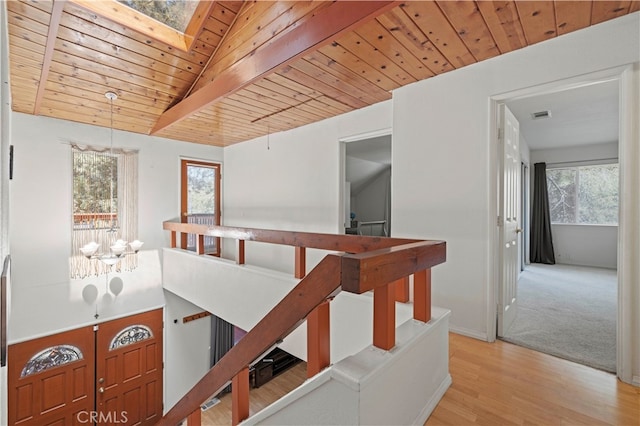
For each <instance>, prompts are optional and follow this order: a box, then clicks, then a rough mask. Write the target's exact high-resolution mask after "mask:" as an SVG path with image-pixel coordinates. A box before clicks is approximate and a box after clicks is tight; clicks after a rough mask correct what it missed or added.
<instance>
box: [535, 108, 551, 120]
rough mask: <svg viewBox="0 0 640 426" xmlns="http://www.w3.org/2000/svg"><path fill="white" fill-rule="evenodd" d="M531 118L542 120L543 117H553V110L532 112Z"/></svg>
mask: <svg viewBox="0 0 640 426" xmlns="http://www.w3.org/2000/svg"><path fill="white" fill-rule="evenodd" d="M531 118H533V119H534V120H541V119H543V118H551V111H549V110H546V111H538V112H534V113H532V114H531Z"/></svg>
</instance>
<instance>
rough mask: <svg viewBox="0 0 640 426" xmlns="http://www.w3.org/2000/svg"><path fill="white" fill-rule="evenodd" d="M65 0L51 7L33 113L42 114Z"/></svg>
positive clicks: (57, 0)
mask: <svg viewBox="0 0 640 426" xmlns="http://www.w3.org/2000/svg"><path fill="white" fill-rule="evenodd" d="M64 4H65V0H55V1H54V2H53V8H52V9H51V17H50V18H49V30H48V32H47V45H46V46H45V48H44V56H43V58H42V69H41V70H40V79H39V80H38V91H37V92H36V100H35V102H34V105H33V115H40V107H41V106H42V99H43V98H44V90H45V86H46V85H47V80H48V79H49V70H50V69H51V60H52V59H53V53H54V50H55V46H56V39H57V38H58V28H59V26H60V19H61V18H62V9H64Z"/></svg>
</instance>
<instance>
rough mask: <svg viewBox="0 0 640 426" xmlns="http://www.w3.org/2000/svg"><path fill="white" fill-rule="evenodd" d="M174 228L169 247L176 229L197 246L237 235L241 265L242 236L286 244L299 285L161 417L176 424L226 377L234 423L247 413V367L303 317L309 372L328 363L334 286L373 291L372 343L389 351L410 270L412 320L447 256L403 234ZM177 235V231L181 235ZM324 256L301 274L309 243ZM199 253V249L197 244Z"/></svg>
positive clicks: (424, 315) (422, 309)
mask: <svg viewBox="0 0 640 426" xmlns="http://www.w3.org/2000/svg"><path fill="white" fill-rule="evenodd" d="M163 228H164V229H165V230H168V231H170V232H171V247H172V248H176V242H177V241H180V240H182V238H180V239H179V238H178V237H179V234H193V235H195V239H196V243H197V245H198V246H200V245H203V243H204V237H205V236H211V237H217V238H228V239H234V240H236V242H237V243H236V248H237V253H236V262H237V263H239V264H244V263H245V242H246V241H256V242H262V243H270V244H278V245H288V246H293V247H294V248H295V257H294V262H295V264H294V271H295V272H294V275H295V277H296V278H299V279H300V281H299V283H298V284H297V285H296V286H295V287H294V288H293V289H292V290H291V291H290V292H289V293H288V294H287V295H286V296H285V297H284V298H283V299H282V300H281V301H280V302H279V303H278V304H277V305H276V306H275V307H274V308H273V309H272V310H271V311H270V312H268V313H267V314H266V315H265V317H264V318H262V320H260V321H259V322H258V323H257V324H256V325H255V327H253V328H252V329H251V330H250V331H249V332H248V333H247V335H246V336H244V337H243V338H242V339H241V340H240V341H239V342H238V343H237V344H236V345H235V346H234V347H232V348H231V350H229V352H227V354H226V355H225V356H224V357H223V358H222V359H221V360H220V361H219V362H218V363H216V364H215V365H214V366H213V367H212V368H211V369H210V370H209V371H208V372H207V373H206V374H205V376H204V377H203V378H202V379H201V380H200V381H199V382H198V383H197V384H196V385H195V386H194V387H193V388H192V389H191V390H190V391H189V392H187V394H186V395H185V396H184V397H182V399H180V401H178V403H176V405H175V406H174V407H173V408H171V409H170V410H169V411H168V412H167V414H166V415H165V416H164V417H163V418H162V420H161V421H160V422H159V424H160V425H171V426H175V425H177V424H179V423H180V422H181V421H182V420H184V419H185V418H188V419H189V424H190V425H191V424H194V423H195V424H198V423H199V421H200V420H199V419H200V415H199V411H200V405H201V404H202V403H203V402H204V401H205V400H207V399H208V398H209V397H210V396H211V395H214V394H217V393H218V392H219V391H221V390H222V389H223V388H224V387H226V386H227V385H228V384H229V383H230V382H232V383H233V385H232V393H233V395H232V400H233V405H232V407H233V408H232V421H233V424H234V425H235V424H238V423H240V422H241V421H243V420H244V419H246V418H248V417H249V374H248V371H249V370H248V368H249V366H250V365H252V364H253V363H254V362H256V361H257V360H259V359H260V358H261V357H262V356H263V355H264V354H266V353H268V352H269V351H270V350H271V349H273V348H274V347H275V346H276V345H277V344H278V342H280V341H282V339H284V338H285V337H286V336H287V335H288V334H289V333H290V332H292V331H293V330H294V329H295V328H296V327H298V325H300V324H301V323H302V322H303V321H304V320H305V319H306V320H307V376H308V377H312V376H314V375H315V374H317V373H319V372H320V371H322V370H323V369H325V368H327V367H328V366H329V365H330V357H329V354H330V336H329V309H330V308H329V306H330V300H331V299H332V298H333V297H334V296H335V295H336V294H337V293H338V292H339V291H348V292H351V293H356V294H362V293H365V292H368V291H373V316H374V318H373V345H374V346H376V347H378V348H380V349H383V350H390V349H392V348H393V347H394V345H395V328H396V323H395V318H396V315H395V303H396V301H400V302H407V301H408V300H409V276H411V275H413V286H414V288H413V318H414V319H415V320H418V321H422V322H428V321H429V320H430V318H431V268H432V267H433V266H436V265H438V264H440V263H443V262H445V261H446V243H445V242H444V241H433V240H417V239H406V238H388V237H371V236H361V235H333V234H322V233H308V232H294V231H280V230H267V229H254V228H238V227H225V226H208V225H202V224H188V223H178V222H164V223H163ZM180 237H181V235H180ZM307 248H313V249H322V250H330V251H332V252H339V253H340V254H333V253H332V254H327V255H326V256H325V257H324V258H323V259H322V260H321V261H320V262H319V263H318V264H317V265H316V266H315V267H314V268H313V269H312V270H311V271H310V272H309V273H306V249H307ZM196 252H197V253H200V254H202V253H203V252H204V250H200V247H198V248H197V250H196Z"/></svg>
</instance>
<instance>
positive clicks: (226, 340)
mask: <svg viewBox="0 0 640 426" xmlns="http://www.w3.org/2000/svg"><path fill="white" fill-rule="evenodd" d="M233 328H234V327H233V324H231V323H228V322H226V321H225V320H223V319H222V318H219V317H217V316H215V315H211V366H212V367H213V366H214V365H215V364H216V363H217V362H218V361H220V359H222V357H223V356H224V355H225V354H226V353H227V352H228V351H229V349H231V348H232V347H233ZM230 391H231V386H227V387H226V388H224V389H223V390H222V392H220V393H221V394H222V393H225V392H230Z"/></svg>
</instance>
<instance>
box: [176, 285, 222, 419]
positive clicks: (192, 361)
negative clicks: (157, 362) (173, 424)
mask: <svg viewBox="0 0 640 426" xmlns="http://www.w3.org/2000/svg"><path fill="white" fill-rule="evenodd" d="M165 300H166V302H167V304H166V306H165V310H164V337H165V345H164V363H165V369H164V373H165V376H164V408H165V413H166V412H167V411H168V410H169V409H170V408H171V407H173V406H174V405H175V403H176V402H178V400H179V399H180V398H182V396H183V395H184V394H185V393H187V391H189V389H191V388H192V387H193V385H195V384H196V383H197V382H198V380H200V379H201V378H202V376H204V375H205V373H206V372H207V371H209V366H210V349H211V346H210V345H211V339H210V336H211V317H205V318H202V319H198V320H194V321H190V322H187V323H183V322H182V318H184V317H185V316H188V315H193V314H197V313H200V312H202V311H204V309H202V308H200V307H198V306H196V305H194V304H192V303H190V302H188V301H186V300H184V299H182V298H180V297H178V296H176V295H175V294H173V293H171V292H169V291H165Z"/></svg>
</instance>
